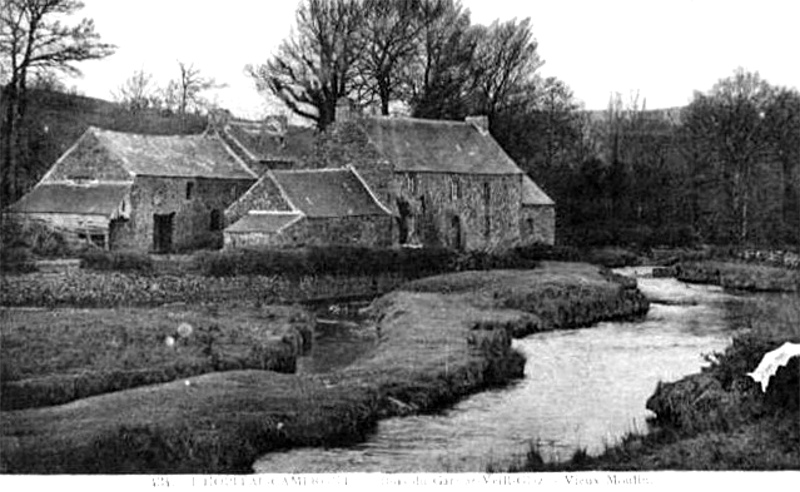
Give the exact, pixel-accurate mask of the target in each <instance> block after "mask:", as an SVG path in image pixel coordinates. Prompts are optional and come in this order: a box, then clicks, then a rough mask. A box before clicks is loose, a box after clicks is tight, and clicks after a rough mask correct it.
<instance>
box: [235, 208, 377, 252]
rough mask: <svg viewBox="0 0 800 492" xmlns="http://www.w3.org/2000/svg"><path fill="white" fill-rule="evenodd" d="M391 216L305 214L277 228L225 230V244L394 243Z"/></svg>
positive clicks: (257, 245) (286, 245) (267, 245)
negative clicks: (274, 231)
mask: <svg viewBox="0 0 800 492" xmlns="http://www.w3.org/2000/svg"><path fill="white" fill-rule="evenodd" d="M391 228H392V217H391V216H389V215H384V216H364V217H329V218H311V217H304V218H303V219H301V220H300V221H298V222H296V223H294V224H292V225H290V226H288V227H287V228H286V229H284V230H282V231H280V232H276V233H267V232H257V231H248V232H240V233H234V232H231V231H225V246H224V247H225V248H226V249H229V248H259V247H272V248H288V247H303V246H325V245H339V246H378V247H388V246H391V242H390V238H391V235H390V231H391Z"/></svg>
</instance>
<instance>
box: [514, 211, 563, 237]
mask: <svg viewBox="0 0 800 492" xmlns="http://www.w3.org/2000/svg"><path fill="white" fill-rule="evenodd" d="M519 227H520V231H521V241H522V244H525V245H528V244H534V243H540V244H550V245H553V244H555V242H556V210H555V207H553V206H551V205H548V206H531V205H528V206H524V207H522V210H521V211H520V225H519Z"/></svg>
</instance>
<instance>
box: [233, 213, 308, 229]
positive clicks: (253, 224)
mask: <svg viewBox="0 0 800 492" xmlns="http://www.w3.org/2000/svg"><path fill="white" fill-rule="evenodd" d="M302 217H303V216H302V215H301V214H299V213H297V212H268V213H259V212H258V211H251V212H249V213H248V214H246V215H244V216H243V217H242V218H241V219H239V220H237V221H236V222H234V223H233V224H231V225H230V226H228V227H227V228H226V229H225V232H240V233H243V232H266V233H276V232H280V230H281V229H283V228H284V227H287V226H288V225H290V224H292V223H293V222H296V221H298V220H300V219H301V218H302Z"/></svg>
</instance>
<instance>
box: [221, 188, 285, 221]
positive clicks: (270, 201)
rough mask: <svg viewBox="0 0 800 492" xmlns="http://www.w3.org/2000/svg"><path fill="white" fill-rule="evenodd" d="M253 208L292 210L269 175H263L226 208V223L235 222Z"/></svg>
mask: <svg viewBox="0 0 800 492" xmlns="http://www.w3.org/2000/svg"><path fill="white" fill-rule="evenodd" d="M251 210H274V211H280V212H290V211H291V210H292V208H291V207H290V206H289V205H288V204H287V203H286V200H285V199H284V198H283V197H282V196H281V192H280V190H279V189H278V187H277V186H276V185H275V182H274V181H273V180H272V179H271V178H270V177H269V176H262V177H261V179H259V180H258V182H256V183H255V184H254V185H253V186H251V187H250V188H249V189H248V190H247V191H246V192H245V193H244V194H242V196H241V197H239V198H237V199H236V200H235V201H234V202H233V203H232V204H231V205H230V207H228V208H227V209H226V210H225V223H226V224H233V223H234V222H236V221H237V220H239V219H240V218H241V217H242V216H244V215H245V214H246V213H247V212H249V211H251Z"/></svg>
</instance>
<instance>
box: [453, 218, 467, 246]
mask: <svg viewBox="0 0 800 492" xmlns="http://www.w3.org/2000/svg"><path fill="white" fill-rule="evenodd" d="M450 247H451V248H453V249H455V250H461V249H463V248H464V245H463V244H462V240H461V217H459V216H458V215H454V216H452V217H451V218H450Z"/></svg>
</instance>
